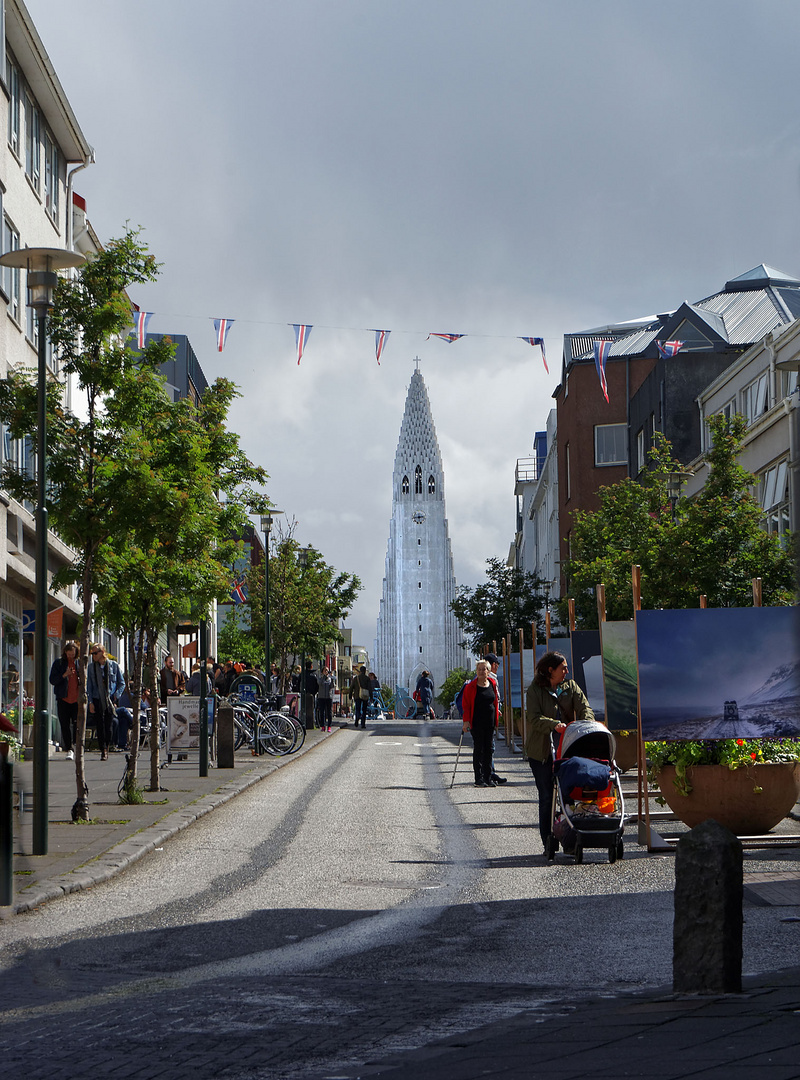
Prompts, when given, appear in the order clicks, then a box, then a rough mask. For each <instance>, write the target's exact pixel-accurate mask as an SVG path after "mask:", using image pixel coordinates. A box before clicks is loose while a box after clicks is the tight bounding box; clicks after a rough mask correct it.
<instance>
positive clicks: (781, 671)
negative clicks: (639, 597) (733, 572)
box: [636, 607, 800, 740]
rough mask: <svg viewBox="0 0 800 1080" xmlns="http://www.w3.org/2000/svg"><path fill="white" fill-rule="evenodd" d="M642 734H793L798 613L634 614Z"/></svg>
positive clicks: (797, 705)
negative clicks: (635, 615)
mask: <svg viewBox="0 0 800 1080" xmlns="http://www.w3.org/2000/svg"><path fill="white" fill-rule="evenodd" d="M636 641H637V656H638V670H639V697H640V704H641V717H642V737H643V738H644V739H645V740H653V739H754V738H765V737H773V738H781V737H785V736H798V735H800V649H798V642H800V609H798V608H797V607H772V608H766V607H752V608H694V609H686V610H678V611H640V612H638V613H637V617H636Z"/></svg>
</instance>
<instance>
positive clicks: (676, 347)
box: [656, 341, 683, 360]
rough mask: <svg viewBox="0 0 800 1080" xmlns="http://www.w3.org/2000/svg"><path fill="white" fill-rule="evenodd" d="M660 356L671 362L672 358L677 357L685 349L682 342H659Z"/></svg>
mask: <svg viewBox="0 0 800 1080" xmlns="http://www.w3.org/2000/svg"><path fill="white" fill-rule="evenodd" d="M656 346H657V347H658V354H659V356H661V358H662V359H664V360H669V358H670V357H671V356H677V355H678V353H679V352H680V351H681V349H682V348H683V342H682V341H657V342H656Z"/></svg>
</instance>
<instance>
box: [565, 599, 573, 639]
mask: <svg viewBox="0 0 800 1080" xmlns="http://www.w3.org/2000/svg"><path fill="white" fill-rule="evenodd" d="M567 611H568V612H569V632H570V633H572V631H573V630H574V629H575V600H574V598H573V597H570V598H569V600H567Z"/></svg>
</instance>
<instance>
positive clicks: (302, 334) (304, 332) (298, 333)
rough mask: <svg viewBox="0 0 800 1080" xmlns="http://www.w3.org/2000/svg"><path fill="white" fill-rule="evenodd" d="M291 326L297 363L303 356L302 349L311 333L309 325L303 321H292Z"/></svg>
mask: <svg viewBox="0 0 800 1080" xmlns="http://www.w3.org/2000/svg"><path fill="white" fill-rule="evenodd" d="M292 326H293V327H294V336H295V340H296V341H297V363H298V364H299V363H300V361H301V359H302V357H303V349H305V347H306V344H307V342H308V338H309V335H310V333H311V326H307V325H306V324H305V323H292Z"/></svg>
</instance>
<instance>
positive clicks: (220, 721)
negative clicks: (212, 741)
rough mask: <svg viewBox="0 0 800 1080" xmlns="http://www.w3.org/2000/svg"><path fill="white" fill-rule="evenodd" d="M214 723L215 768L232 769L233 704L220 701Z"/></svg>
mask: <svg viewBox="0 0 800 1080" xmlns="http://www.w3.org/2000/svg"><path fill="white" fill-rule="evenodd" d="M214 723H215V724H216V727H217V768H218V769H232V768H233V767H234V758H233V706H232V705H228V704H227V703H221V704H220V705H219V707H218V709H217V715H216V717H215V720H214Z"/></svg>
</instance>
